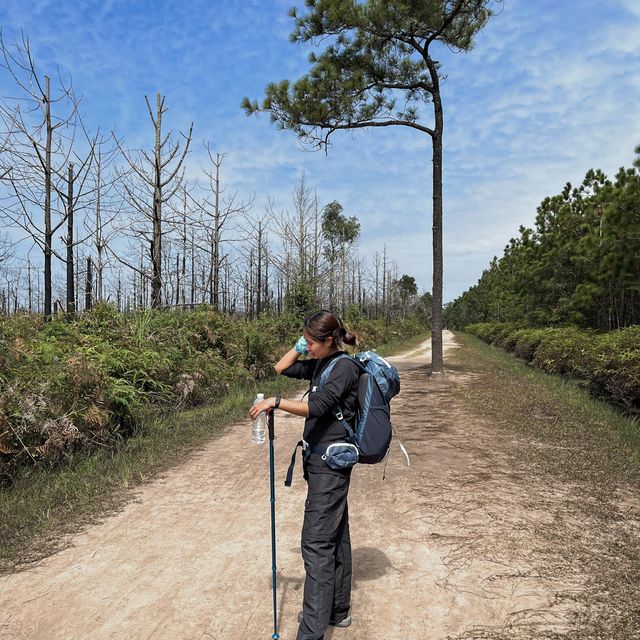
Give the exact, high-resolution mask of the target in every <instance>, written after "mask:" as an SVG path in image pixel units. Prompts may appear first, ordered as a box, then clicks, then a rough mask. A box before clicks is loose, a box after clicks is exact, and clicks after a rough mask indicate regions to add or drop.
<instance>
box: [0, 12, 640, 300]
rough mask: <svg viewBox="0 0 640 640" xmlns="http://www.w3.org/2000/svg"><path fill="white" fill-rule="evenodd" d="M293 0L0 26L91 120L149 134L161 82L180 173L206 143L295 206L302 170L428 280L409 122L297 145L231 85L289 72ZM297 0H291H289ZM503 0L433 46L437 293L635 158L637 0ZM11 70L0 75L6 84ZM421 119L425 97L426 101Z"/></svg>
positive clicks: (233, 176)
mask: <svg viewBox="0 0 640 640" xmlns="http://www.w3.org/2000/svg"><path fill="white" fill-rule="evenodd" d="M289 4H290V2H289V0H275V1H273V2H268V3H264V2H260V1H259V0H247V1H246V2H243V3H229V2H223V0H213V1H211V0H184V2H182V3H175V2H170V1H169V0H157V1H156V2H153V3H152V2H150V1H143V2H137V3H131V2H128V1H127V0H105V1H103V0H82V1H81V0H64V1H61V0H34V1H33V2H30V3H24V2H22V0H5V1H4V2H3V5H2V7H0V22H1V24H2V26H3V31H4V35H5V37H12V36H13V35H18V34H19V33H20V30H21V29H23V30H24V32H25V33H26V34H28V35H29V37H30V39H31V43H32V47H33V50H34V55H35V57H36V60H37V61H38V64H39V65H40V67H41V68H42V69H43V70H46V71H47V72H52V71H55V68H56V66H57V65H59V66H60V67H62V68H63V69H65V70H67V71H68V72H70V73H71V75H72V76H73V79H74V85H75V87H76V89H77V91H78V92H79V93H82V94H83V95H84V109H85V112H86V113H87V118H88V120H89V121H90V124H91V126H92V127H97V126H98V125H99V126H101V127H102V128H103V129H105V130H110V129H112V128H115V129H117V130H118V132H119V133H120V134H121V135H122V136H123V137H124V138H125V141H126V144H127V145H128V146H130V147H136V146H147V147H148V146H150V145H151V144H152V129H151V124H150V122H149V116H148V113H147V111H146V106H145V104H144V95H145V94H148V95H149V96H150V97H151V98H153V96H155V92H156V91H161V92H162V93H163V94H164V95H166V104H167V106H168V107H169V111H168V113H167V115H166V124H167V127H171V128H173V129H174V131H175V132H176V134H177V132H178V131H186V129H187V128H188V126H189V124H190V123H191V122H192V121H193V122H194V145H193V151H192V153H191V155H190V158H189V168H188V174H189V176H190V177H192V178H194V179H195V178H196V177H198V176H199V175H200V173H201V167H202V166H203V165H204V164H205V154H204V152H203V150H202V147H201V141H203V140H207V141H209V142H210V143H211V144H212V145H213V147H214V148H215V149H217V150H219V151H229V152H230V154H229V157H228V158H227V160H226V161H225V165H224V176H225V180H227V181H228V184H229V188H230V189H232V190H234V191H235V190H237V191H238V194H239V197H241V198H245V199H246V198H248V197H249V195H250V194H253V193H255V194H257V196H258V199H257V201H256V204H255V206H256V208H257V209H259V208H260V207H264V206H265V205H266V201H267V197H269V196H271V197H273V198H275V200H276V202H277V204H278V206H279V207H281V208H285V207H290V206H291V190H292V188H293V186H294V184H295V182H296V181H297V180H298V179H299V176H300V174H301V172H302V171H303V170H304V171H305V172H306V174H307V176H308V179H309V182H310V184H312V186H314V187H315V188H316V189H317V192H318V197H319V200H320V202H321V204H326V203H327V202H329V201H331V200H334V199H336V200H339V201H340V202H341V203H342V204H343V206H344V210H345V213H346V214H347V215H357V216H358V218H359V219H360V221H361V223H362V234H363V235H362V238H361V242H360V246H361V249H362V250H363V251H367V252H373V251H376V250H381V249H382V247H383V246H384V245H385V244H386V245H387V247H388V251H389V253H390V255H391V256H392V257H393V259H395V260H396V261H397V262H398V267H399V270H400V272H401V273H409V274H411V275H414V276H415V277H416V278H417V280H418V282H419V284H420V286H421V287H422V288H423V289H428V288H430V279H431V239H430V228H431V220H430V216H431V174H430V171H431V148H430V141H429V139H428V138H427V137H426V136H421V135H419V134H418V133H417V132H415V131H410V130H406V129H396V130H393V131H392V130H384V131H380V130H376V131H371V132H362V131H360V132H358V133H357V134H355V135H350V134H343V135H336V136H335V138H334V146H333V148H332V149H331V150H330V151H329V154H328V155H325V154H323V153H309V152H304V151H302V150H301V149H300V146H299V144H298V142H297V141H296V139H295V137H294V136H292V135H291V134H290V133H289V132H283V131H279V130H278V129H276V128H275V127H274V126H272V125H270V124H269V122H268V117H266V116H264V115H263V116H260V117H259V118H246V117H245V115H244V114H243V113H242V111H241V110H240V101H241V99H242V98H243V97H244V96H245V95H246V96H249V97H252V98H260V97H261V96H262V94H263V91H264V87H265V85H266V84H267V82H269V81H277V80H280V79H283V78H290V79H294V78H296V77H297V76H298V75H300V74H301V73H303V72H304V71H305V69H306V67H307V63H306V55H307V53H308V51H309V50H310V48H311V45H309V46H306V47H305V46H299V45H296V46H294V45H291V44H290V43H289V42H288V40H287V38H288V34H289V32H290V31H291V28H292V23H291V21H290V19H289V18H288V17H287V15H286V13H287V9H288V7H289ZM299 4H302V2H299ZM579 5H580V10H579V11H577V10H576V3H561V2H557V1H556V0H541V1H539V2H527V1H526V0H509V1H508V2H505V3H504V6H503V9H502V11H501V13H500V14H499V15H497V16H496V17H495V18H494V19H493V20H492V21H490V23H489V24H488V25H487V27H486V28H485V29H484V30H483V31H482V32H481V33H480V34H479V35H478V38H477V46H476V48H475V49H474V50H473V51H472V52H470V53H469V54H452V53H450V52H449V51H447V50H443V51H441V52H439V55H440V54H441V55H440V60H441V62H442V69H443V72H444V73H445V74H447V76H448V77H447V79H446V81H445V82H444V83H443V98H444V104H445V163H444V177H445V251H444V253H445V299H452V298H453V297H455V296H456V295H458V294H459V293H460V292H461V291H463V290H464V289H466V288H468V287H469V286H470V285H472V284H473V283H474V282H475V281H476V280H477V278H478V277H479V276H480V274H481V272H482V269H483V268H485V267H486V266H487V264H488V262H489V260H490V259H491V257H492V256H493V255H496V254H498V255H499V254H500V253H501V252H502V250H503V247H504V245H505V244H506V243H507V242H508V240H509V238H510V237H512V236H514V235H517V233H518V227H519V226H520V225H521V224H524V225H531V224H533V221H534V218H535V209H536V206H537V205H538V204H539V203H540V201H541V200H542V199H543V198H544V197H545V196H547V195H551V194H553V193H557V192H559V191H560V190H561V189H562V187H563V185H564V183H565V182H567V181H571V182H574V183H575V182H579V181H581V179H582V177H583V175H584V173H585V172H586V171H587V169H589V168H590V167H599V168H602V169H603V170H605V171H606V172H608V173H612V172H614V171H615V170H616V169H617V167H618V166H620V165H623V164H629V163H630V161H631V159H632V153H633V146H634V145H635V144H637V143H638V142H640V118H638V107H637V105H639V104H640V44H639V43H640V3H638V2H637V1H636V0H617V2H616V1H614V2H610V3H602V2H600V1H599V0H583V1H581V2H580V3H579ZM8 86H9V83H8V81H7V78H6V77H4V76H3V75H2V74H0V90H2V93H6V89H7V87H8ZM422 111H423V113H424V117H425V120H426V121H427V122H429V121H430V108H429V106H426V107H425V108H423V110H422Z"/></svg>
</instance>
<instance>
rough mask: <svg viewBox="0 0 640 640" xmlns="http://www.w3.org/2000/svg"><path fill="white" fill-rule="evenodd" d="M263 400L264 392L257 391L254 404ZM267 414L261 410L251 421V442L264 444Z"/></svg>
mask: <svg viewBox="0 0 640 640" xmlns="http://www.w3.org/2000/svg"><path fill="white" fill-rule="evenodd" d="M262 400H264V393H259V394H258V395H257V396H256V399H255V400H254V402H253V404H256V403H258V402H260V401H262ZM266 429H267V414H266V413H265V412H264V411H263V412H262V413H260V414H258V417H257V418H256V419H255V420H254V421H253V430H252V432H251V442H253V444H264V442H265V440H266V439H267V432H266Z"/></svg>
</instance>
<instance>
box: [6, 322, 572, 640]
mask: <svg viewBox="0 0 640 640" xmlns="http://www.w3.org/2000/svg"><path fill="white" fill-rule="evenodd" d="M444 344H445V351H446V350H449V349H452V348H455V347H456V345H455V342H454V339H453V336H452V334H450V333H449V332H445V335H444ZM428 354H429V345H428V343H424V344H423V345H421V347H420V348H418V349H417V350H414V351H413V352H409V353H407V354H405V355H403V356H399V357H396V358H391V360H392V361H393V362H394V363H395V364H396V365H397V366H398V368H399V370H400V373H401V376H402V387H403V388H402V391H401V393H400V394H399V396H398V397H397V398H396V399H394V401H393V417H394V424H395V425H396V428H397V429H398V432H399V434H400V435H401V437H402V439H403V441H404V443H405V446H406V447H407V449H408V450H409V453H410V455H411V456H412V466H411V467H410V468H408V467H407V466H406V464H405V461H404V456H402V454H401V453H400V451H399V449H398V447H397V444H395V443H392V447H393V449H392V455H391V456H390V459H389V462H388V465H387V469H386V480H384V481H383V479H382V475H383V465H375V466H372V467H367V466H364V465H362V466H359V467H358V468H357V469H356V470H355V471H354V474H353V480H352V489H351V492H350V507H349V510H350V514H351V535H352V546H353V555H354V590H353V618H354V622H353V624H352V626H351V627H350V628H349V629H346V630H334V629H330V630H329V631H328V633H327V634H326V636H325V637H326V638H335V639H336V640H337V639H339V638H345V640H346V639H347V638H349V640H365V639H366V640H396V639H397V640H400V639H402V640H431V639H433V640H435V639H445V638H447V637H452V638H453V637H456V636H458V635H461V634H464V633H465V632H466V631H468V630H469V629H470V628H473V627H476V628H483V627H491V628H495V627H502V626H503V625H505V624H507V625H510V624H512V623H514V622H515V623H518V621H519V620H521V621H523V623H526V622H527V621H529V620H530V619H531V615H534V614H531V615H529V614H527V613H526V612H535V619H536V621H537V622H540V620H542V621H543V622H544V623H545V624H547V625H548V628H549V629H554V630H561V629H562V628H563V626H564V624H565V619H566V616H567V615H568V614H569V613H570V612H569V611H568V610H567V609H565V608H563V607H562V606H560V605H557V604H555V602H554V601H555V596H556V594H557V593H558V591H560V590H566V589H567V588H577V587H578V586H579V585H567V584H564V583H562V581H561V580H560V579H559V578H558V577H557V576H556V577H553V576H546V577H545V576H542V575H541V574H540V573H536V570H535V558H531V557H530V558H527V557H526V553H524V552H523V549H522V548H516V549H515V550H514V548H513V545H514V544H515V542H514V541H515V540H516V539H517V536H515V537H514V535H515V534H513V532H512V535H509V536H506V537H505V536H504V535H502V534H503V533H504V531H503V529H505V527H506V529H508V530H509V531H511V527H512V525H513V523H514V522H516V520H517V516H518V514H520V515H522V516H523V517H525V516H526V518H528V519H529V520H530V521H532V522H533V524H534V525H535V519H536V518H545V517H546V512H545V511H544V509H540V510H538V511H535V510H534V511H530V512H527V513H526V514H523V512H522V511H523V507H522V506H521V504H522V503H523V496H524V495H528V496H529V502H531V500H530V497H531V496H530V492H531V482H533V483H534V484H535V479H534V480H533V481H531V482H530V481H528V482H527V483H524V482H523V481H522V479H519V478H517V477H515V476H513V474H512V471H511V470H510V468H509V467H508V463H507V456H506V454H505V453H504V451H503V449H504V447H505V446H506V445H505V443H503V442H500V441H499V440H498V439H497V438H499V436H498V435H497V434H496V433H495V432H493V431H492V430H491V429H490V428H489V427H488V425H486V424H484V423H483V422H482V419H481V418H479V417H478V416H473V415H470V414H469V413H468V412H467V411H466V410H465V408H464V407H462V406H460V405H459V404H458V403H457V401H455V400H454V399H453V394H452V393H451V389H452V386H453V385H460V384H463V385H464V384H472V383H473V379H472V376H470V375H469V374H465V373H464V372H458V371H451V372H448V375H446V376H444V377H443V378H442V379H437V378H434V379H431V380H429V381H428V382H427V381H426V372H427V363H428V359H429V356H428ZM302 425H303V419H302V418H297V417H294V416H288V415H286V414H283V413H277V414H276V435H277V439H276V481H277V485H276V488H277V505H276V509H277V531H278V581H279V592H278V602H279V607H280V621H281V622H280V634H281V637H282V638H283V640H293V639H294V638H295V634H296V630H297V620H296V618H297V612H298V611H299V609H300V606H301V599H302V585H303V580H304V568H303V565H302V560H301V557H300V552H299V539H300V527H301V525H302V514H303V509H304V499H305V490H306V487H305V483H304V481H303V479H302V477H301V471H300V469H299V467H297V468H296V474H295V479H294V483H293V486H292V488H291V489H287V490H285V488H284V487H283V486H282V480H283V479H284V474H285V471H286V467H287V465H288V462H289V458H290V455H291V451H292V449H293V447H294V445H295V443H296V442H297V440H298V439H299V437H300V434H301V432H302ZM250 433H251V430H250V425H249V419H248V418H247V420H245V421H243V422H240V423H237V424H234V425H231V426H230V427H229V428H228V429H226V430H225V432H224V433H223V434H222V435H221V436H220V437H218V438H216V439H215V440H213V441H212V442H211V443H209V444H208V445H207V446H206V447H204V448H203V449H202V450H200V451H198V452H197V453H195V454H194V455H193V456H192V458H191V460H189V461H187V462H186V463H184V464H182V465H181V466H179V467H176V468H174V469H171V470H170V471H168V472H166V473H164V474H163V475H161V476H160V477H158V478H156V479H155V480H153V481H151V482H149V483H147V484H145V485H143V486H142V487H140V488H139V489H137V490H136V491H135V494H134V497H133V499H132V500H131V501H130V502H129V503H128V504H127V505H126V506H125V507H124V508H123V509H122V511H121V512H119V513H117V514H115V515H113V516H109V517H108V518H106V519H105V520H104V521H103V522H101V523H99V524H96V525H93V526H91V527H88V528H87V529H86V530H84V531H82V532H81V533H78V534H77V535H74V536H72V537H71V539H70V544H69V546H68V547H67V548H65V549H63V550H62V551H60V552H59V553H56V554H55V555H53V556H51V557H49V558H46V559H44V560H42V561H40V562H38V563H37V564H36V565H34V566H32V567H30V568H29V569H27V570H25V571H22V572H19V573H14V574H10V575H6V576H3V577H1V578H0V594H1V595H0V638H2V639H6V640H9V639H11V640H88V639H91V640H110V639H116V638H118V639H121V638H125V637H128V638H133V639H134V640H139V639H140V640H142V639H149V640H152V639H153V640H156V639H157V640H161V639H165V638H171V640H181V639H184V640H187V639H189V640H193V639H196V640H197V639H200V638H216V639H217V638H220V639H225V640H254V639H257V638H267V637H269V636H270V635H271V633H272V620H273V618H272V610H271V547H270V526H269V525H270V521H269V508H270V503H269V482H268V479H269V471H268V447H267V446H254V445H252V444H251V440H250ZM549 490H550V491H551V490H552V489H549ZM558 491H559V490H558ZM501 536H502V537H501ZM516 627H517V624H516ZM478 637H480V636H478ZM513 637H517V636H516V635H515V634H514V636H513Z"/></svg>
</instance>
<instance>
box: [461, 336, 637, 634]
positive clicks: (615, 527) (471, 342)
mask: <svg viewBox="0 0 640 640" xmlns="http://www.w3.org/2000/svg"><path fill="white" fill-rule="evenodd" d="M456 339H457V341H458V342H459V343H460V345H461V348H460V349H456V350H455V351H453V352H451V359H452V363H451V364H452V367H451V368H452V369H454V370H461V371H464V372H468V373H471V374H476V377H475V378H474V380H473V382H472V383H470V384H464V385H459V386H457V388H456V392H455V393H456V394H457V396H458V399H459V401H460V402H462V403H463V404H464V406H465V408H467V409H469V410H471V411H473V412H474V413H475V414H477V415H481V416H482V417H483V418H484V419H485V420H488V421H489V422H490V423H491V424H492V425H494V426H495V427H497V428H499V429H501V430H506V431H507V432H508V433H509V435H510V436H511V437H512V441H513V442H514V447H513V451H512V452H511V453H512V457H513V465H514V467H515V468H517V469H518V471H519V472H520V473H523V474H525V477H531V478H542V479H543V481H545V482H547V483H548V486H553V487H561V488H562V491H561V493H563V495H564V497H563V498H562V499H560V498H558V501H557V503H556V504H554V505H553V507H552V509H553V513H552V515H553V517H552V518H551V519H550V521H549V522H548V523H543V522H541V523H540V524H538V525H537V527H538V529H537V532H536V544H537V545H539V548H538V549H535V548H532V549H530V550H529V551H530V553H531V554H532V555H535V554H536V553H537V552H538V551H539V552H540V554H539V557H541V558H542V557H544V558H547V560H546V563H547V564H546V566H543V567H542V568H543V570H544V571H548V572H549V574H550V575H563V574H564V575H569V574H571V575H573V576H574V577H576V578H577V579H578V580H580V581H583V584H584V589H582V590H581V591H580V592H578V593H575V592H573V593H567V594H562V595H561V596H560V597H562V598H563V599H564V600H565V601H569V602H570V604H571V608H572V609H573V610H575V611H576V612H577V613H576V619H575V621H574V624H573V625H572V628H571V629H570V630H567V631H566V632H564V633H562V634H559V633H558V634H555V633H549V632H544V633H543V634H542V635H540V634H538V633H537V632H536V630H535V628H533V627H532V629H531V631H530V633H531V635H530V636H526V637H531V638H539V637H544V638H563V639H567V640H569V639H571V640H578V639H580V640H586V639H587V638H589V639H592V638H602V639H605V638H606V639H607V640H623V639H624V640H630V639H631V638H640V631H639V630H640V604H639V603H640V539H639V535H638V526H637V523H638V521H640V508H639V507H638V502H637V495H638V489H640V424H639V423H638V421H637V419H632V418H629V417H625V416H623V415H621V414H620V413H619V412H618V411H616V410H615V409H614V408H613V407H611V406H610V405H608V404H607V403H605V402H603V401H598V400H596V399H594V398H592V397H591V396H590V395H589V393H588V392H587V391H586V390H585V389H583V388H581V387H580V386H579V385H578V384H577V383H575V382H573V381H570V380H567V379H564V378H561V377H559V376H553V375H548V374H545V373H542V372H541V371H538V370H535V369H533V368H531V367H529V366H527V365H526V364H525V363H523V362H522V361H521V360H517V359H516V358H515V357H513V356H511V355H509V354H507V353H505V352H504V351H502V350H500V349H498V348H496V347H492V346H489V345H487V344H484V343H482V342H481V341H480V340H478V339H477V338H474V337H472V336H470V335H468V334H456ZM532 498H533V496H532ZM554 563H555V564H554ZM485 633H486V635H483V636H482V637H483V638H485V637H486V638H493V639H498V638H500V639H503V638H504V639H506V638H513V637H514V636H513V635H509V634H510V633H513V632H512V631H509V632H507V633H506V635H505V632H504V631H491V632H489V631H486V632H485ZM517 637H518V638H520V637H522V636H520V635H518V636H517Z"/></svg>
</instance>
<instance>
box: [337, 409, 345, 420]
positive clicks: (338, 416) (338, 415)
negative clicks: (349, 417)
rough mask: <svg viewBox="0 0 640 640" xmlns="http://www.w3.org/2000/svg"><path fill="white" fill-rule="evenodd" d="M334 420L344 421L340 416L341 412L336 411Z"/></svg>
mask: <svg viewBox="0 0 640 640" xmlns="http://www.w3.org/2000/svg"><path fill="white" fill-rule="evenodd" d="M336 418H338V420H340V421H342V420H344V416H343V415H342V411H336Z"/></svg>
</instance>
